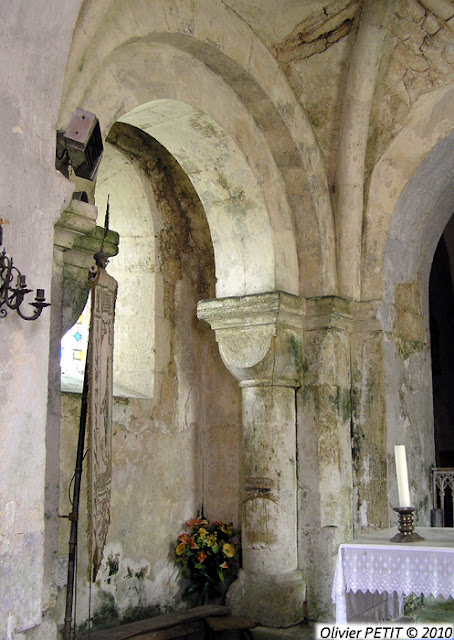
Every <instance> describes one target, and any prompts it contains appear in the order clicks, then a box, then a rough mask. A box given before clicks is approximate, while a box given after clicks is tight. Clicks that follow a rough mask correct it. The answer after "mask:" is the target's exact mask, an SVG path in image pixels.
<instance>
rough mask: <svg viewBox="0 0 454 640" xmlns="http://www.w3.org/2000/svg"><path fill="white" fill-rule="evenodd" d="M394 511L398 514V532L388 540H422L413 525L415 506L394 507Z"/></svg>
mask: <svg viewBox="0 0 454 640" xmlns="http://www.w3.org/2000/svg"><path fill="white" fill-rule="evenodd" d="M394 511H397V513H398V514H399V525H398V527H397V528H398V529H399V533H396V535H395V536H393V537H392V538H391V539H390V541H391V542H420V541H421V540H424V538H423V537H422V536H420V535H419V533H416V532H415V525H414V524H413V511H416V509H415V507H394Z"/></svg>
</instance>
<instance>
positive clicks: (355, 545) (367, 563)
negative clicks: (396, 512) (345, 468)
mask: <svg viewBox="0 0 454 640" xmlns="http://www.w3.org/2000/svg"><path fill="white" fill-rule="evenodd" d="M416 531H417V533H419V534H420V535H421V536H422V537H423V538H424V540H422V541H420V542H412V543H408V544H406V543H395V542H394V543H393V542H390V541H389V540H390V538H391V537H392V536H393V535H395V534H396V532H397V528H396V527H394V528H390V529H384V530H382V531H379V532H376V533H371V534H366V535H364V536H361V537H360V538H357V539H355V540H353V541H352V542H348V543H345V544H341V545H340V547H339V551H338V556H337V565H336V572H335V576H334V584H333V591H332V599H333V602H334V603H335V605H336V622H338V623H341V624H342V623H344V624H345V623H347V621H348V620H347V592H353V593H357V592H359V591H360V592H362V593H367V592H370V593H378V594H383V593H388V594H390V595H392V594H393V593H395V594H397V596H398V598H399V603H400V607H401V606H402V602H403V598H404V596H409V595H410V594H416V595H420V594H424V595H425V596H434V597H438V596H443V597H444V598H449V597H450V596H452V597H454V529H452V528H443V529H442V528H430V527H418V528H417V529H416Z"/></svg>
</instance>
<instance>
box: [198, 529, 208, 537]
mask: <svg viewBox="0 0 454 640" xmlns="http://www.w3.org/2000/svg"><path fill="white" fill-rule="evenodd" d="M206 535H208V531H207V530H206V529H205V528H204V527H200V529H199V536H200V537H201V538H204V537H205V536H206Z"/></svg>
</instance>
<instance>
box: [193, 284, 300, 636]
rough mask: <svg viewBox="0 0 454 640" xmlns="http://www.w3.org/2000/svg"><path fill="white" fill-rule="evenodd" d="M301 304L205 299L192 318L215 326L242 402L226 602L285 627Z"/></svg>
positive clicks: (293, 616) (292, 542) (293, 609)
mask: <svg viewBox="0 0 454 640" xmlns="http://www.w3.org/2000/svg"><path fill="white" fill-rule="evenodd" d="M303 315H304V310H303V306H302V301H301V299H299V298H298V297H296V296H292V295H289V294H286V293H282V292H274V293H266V294H257V295H251V296H244V297H241V298H225V299H216V300H205V301H202V302H200V303H199V305H198V317H199V318H201V319H203V320H206V321H207V322H208V323H209V324H210V325H211V327H212V328H213V329H214V330H215V332H216V340H217V341H218V344H219V351H220V354H221V357H222V360H223V362H224V363H225V365H226V367H227V368H228V369H229V371H231V373H232V374H233V375H234V376H235V377H236V378H237V380H239V382H240V387H241V389H242V400H243V442H242V465H241V468H242V476H241V486H242V492H241V529H242V551H243V568H242V570H241V571H240V575H239V577H238V579H237V581H236V582H235V583H234V584H233V585H232V587H231V588H230V590H229V593H228V597H227V601H228V605H229V606H230V607H231V609H232V611H233V612H234V613H235V614H236V615H247V616H248V617H249V618H252V619H253V620H254V621H255V622H256V623H259V624H263V625H267V626H275V627H285V626H290V625H292V624H295V623H297V622H299V621H300V620H301V619H302V618H303V602H304V596H305V584H304V582H303V578H302V574H301V572H300V571H299V570H298V568H297V567H298V553H297V459H296V458H297V453H296V402H295V390H296V388H297V387H298V386H299V384H300V375H301V369H302V325H303Z"/></svg>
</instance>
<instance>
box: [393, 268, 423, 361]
mask: <svg viewBox="0 0 454 640" xmlns="http://www.w3.org/2000/svg"><path fill="white" fill-rule="evenodd" d="M389 337H390V338H391V340H392V341H393V342H394V343H395V345H396V348H397V352H398V354H399V356H400V358H401V359H402V360H407V359H408V358H409V357H410V356H411V355H413V354H414V353H422V352H423V351H424V348H425V346H426V344H427V328H426V322H425V318H424V315H423V312H422V307H421V276H420V275H418V278H417V279H416V280H415V281H414V282H405V283H402V284H399V285H397V287H396V297H395V301H394V325H393V330H392V332H391V335H390V336H389Z"/></svg>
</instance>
